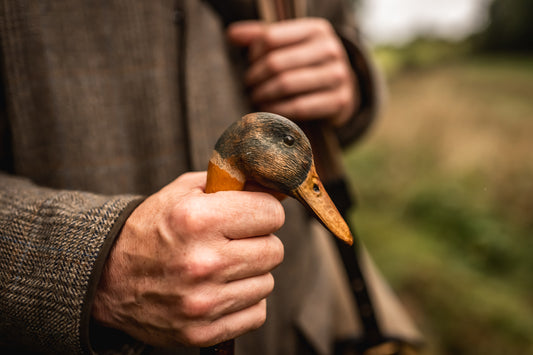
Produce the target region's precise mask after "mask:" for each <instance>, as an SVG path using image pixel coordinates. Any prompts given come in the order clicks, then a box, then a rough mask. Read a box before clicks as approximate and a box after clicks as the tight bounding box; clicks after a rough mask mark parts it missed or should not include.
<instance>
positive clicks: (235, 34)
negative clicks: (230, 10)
mask: <svg viewBox="0 0 533 355" xmlns="http://www.w3.org/2000/svg"><path fill="white" fill-rule="evenodd" d="M264 32H265V23H263V22H261V21H239V22H234V23H232V24H231V25H230V26H229V27H228V30H227V36H228V39H229V40H230V42H231V43H232V44H234V45H236V46H241V47H248V46H250V45H251V44H252V43H253V42H254V41H256V40H257V39H259V38H261V37H262V36H263V34H264Z"/></svg>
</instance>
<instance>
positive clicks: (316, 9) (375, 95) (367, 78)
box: [308, 0, 383, 146]
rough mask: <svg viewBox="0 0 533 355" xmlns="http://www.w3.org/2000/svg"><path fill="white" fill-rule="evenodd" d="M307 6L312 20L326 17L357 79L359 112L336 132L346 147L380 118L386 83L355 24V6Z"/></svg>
mask: <svg viewBox="0 0 533 355" xmlns="http://www.w3.org/2000/svg"><path fill="white" fill-rule="evenodd" d="M308 3H309V15H310V16H316V17H323V18H325V19H327V20H329V21H330V22H331V24H332V25H333V28H334V29H335V31H336V33H337V35H338V36H339V37H340V39H341V41H342V43H343V45H344V48H345V50H346V53H347V55H348V59H349V60H350V64H351V66H352V69H353V71H354V73H355V75H356V78H357V86H358V95H359V97H358V101H359V102H360V104H359V109H358V110H356V112H354V114H353V116H352V117H351V118H350V119H349V120H348V122H347V123H346V124H345V125H343V126H342V127H339V128H338V129H337V130H336V133H337V136H338V138H339V142H340V144H341V145H342V146H347V145H349V144H350V143H352V142H354V141H355V140H357V139H358V138H359V137H360V136H361V135H362V134H364V133H365V132H366V131H367V129H368V128H369V127H370V126H371V124H372V122H373V121H374V119H375V117H376V116H377V114H378V111H379V108H380V107H381V103H382V97H383V83H382V80H381V77H380V75H379V72H378V71H377V70H376V67H375V65H374V62H373V60H372V56H371V53H370V52H369V50H368V47H367V45H366V44H365V43H364V40H363V36H362V35H361V31H360V30H359V26H358V25H357V23H356V17H355V9H354V6H353V4H352V3H351V2H350V1H347V0H328V1H324V0H309V1H308Z"/></svg>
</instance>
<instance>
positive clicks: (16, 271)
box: [0, 181, 135, 354]
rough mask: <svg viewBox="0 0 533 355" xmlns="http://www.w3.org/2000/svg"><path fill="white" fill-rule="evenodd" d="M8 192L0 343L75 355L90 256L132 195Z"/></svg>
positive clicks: (0, 262)
mask: <svg viewBox="0 0 533 355" xmlns="http://www.w3.org/2000/svg"><path fill="white" fill-rule="evenodd" d="M12 186H17V187H18V188H12V189H9V190H8V191H6V190H3V189H2V190H0V207H1V208H0V243H2V244H3V246H2V248H0V285H2V290H1V292H0V309H2V312H3V314H2V322H0V333H2V338H3V339H10V338H11V337H14V338H17V339H19V342H20V339H21V338H25V339H27V342H26V344H27V345H28V346H31V349H28V350H33V351H43V349H46V351H47V352H49V353H51V352H56V353H71V354H73V353H80V352H81V351H82V350H81V348H80V331H82V330H81V329H80V325H81V316H82V309H83V308H84V307H86V306H87V305H86V304H84V303H85V302H84V299H85V293H86V292H87V288H88V283H89V280H90V279H91V276H92V273H93V271H94V269H95V262H96V260H97V258H98V256H99V255H98V251H100V250H102V244H103V243H104V240H105V239H106V237H107V236H108V234H109V233H110V232H111V229H112V227H113V225H114V223H115V222H116V220H117V218H119V216H120V214H121V212H122V211H124V209H125V208H126V207H127V205H128V204H129V203H130V202H132V201H134V200H135V197H133V196H121V197H114V198H103V197H100V196H98V195H93V194H90V193H80V192H70V191H62V192H58V191H54V190H52V189H43V188H37V187H35V188H32V185H31V184H30V183H29V182H27V181H18V182H16V183H15V184H14V185H12ZM30 200H31V201H32V203H28V201H30ZM74 231H75V232H74ZM66 235H68V236H69V238H65V236H66ZM104 249H105V248H104ZM43 329H47V331H44V332H43ZM21 330H23V331H24V334H21ZM54 346H57V348H56V349H55V350H56V351H54Z"/></svg>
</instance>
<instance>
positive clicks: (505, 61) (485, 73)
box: [345, 0, 533, 355]
mask: <svg viewBox="0 0 533 355" xmlns="http://www.w3.org/2000/svg"><path fill="white" fill-rule="evenodd" d="M502 2H507V3H508V4H513V3H520V1H519V0H513V1H511V0H502ZM497 3H498V1H496V3H494V4H492V5H490V3H489V2H487V1H486V6H487V7H486V8H487V18H488V19H487V21H486V23H485V24H484V25H483V26H482V27H481V28H479V29H478V30H477V31H474V33H470V34H468V35H467V36H465V37H464V38H462V39H459V40H458V39H454V40H453V41H449V40H443V39H442V38H436V37H437V36H433V35H432V36H426V35H424V34H422V35H421V36H417V38H416V39H413V40H410V41H407V42H404V43H401V44H400V45H398V44H393V45H390V44H377V45H375V46H374V54H375V57H376V59H377V62H378V64H379V66H380V67H381V68H382V70H383V72H384V73H385V75H384V76H385V81H386V83H387V87H388V90H387V91H388V95H387V100H386V103H385V105H384V108H383V111H382V113H381V114H380V118H379V120H378V121H377V122H376V124H375V125H374V126H373V128H372V129H371V131H370V133H369V134H368V135H367V136H366V138H365V139H363V141H362V142H361V143H360V144H358V145H356V146H355V147H353V148H351V149H350V150H349V151H348V152H347V154H346V156H345V161H346V166H347V169H348V174H349V177H350V179H351V180H352V183H353V186H354V187H355V190H356V191H357V196H358V200H359V206H358V208H357V210H356V211H354V212H353V214H352V218H353V220H354V222H355V225H356V226H357V228H358V232H359V234H360V237H361V239H362V240H363V241H364V243H365V245H366V247H367V248H368V249H369V251H370V253H371V255H372V256H373V257H374V259H375V261H376V264H377V265H378V266H379V268H380V269H381V271H382V272H383V273H384V275H385V276H386V278H387V279H388V280H389V282H390V283H391V285H392V286H393V288H394V289H395V290H396V291H397V293H398V294H399V296H400V298H401V299H402V301H403V302H404V303H405V304H406V305H407V307H408V309H409V311H410V312H411V314H412V316H413V317H414V319H415V320H416V322H417V324H418V325H419V327H420V328H421V330H422V331H423V333H424V335H425V336H426V339H427V346H426V348H425V352H424V354H431V355H433V354H436V355H440V354H488V355H491V354H494V355H496V354H498V355H501V354H533V238H532V236H533V137H532V136H533V50H532V48H528V46H527V45H523V41H524V39H525V38H527V39H528V40H529V42H528V45H529V46H533V36H532V37H527V36H526V37H520V36H519V35H518V34H516V33H515V34H512V36H514V37H513V38H518V40H517V41H516V42H517V43H519V45H518V47H514V48H502V45H501V44H498V43H497V40H495V39H492V40H490V38H491V37H490V36H491V35H490V33H491V31H494V29H493V27H494V26H495V24H498V21H500V22H502V23H503V24H504V25H505V26H507V25H506V22H505V21H502V20H498V16H500V12H501V11H502V10H501V9H502V8H501V7H500V8H498V7H497V6H500V5H497ZM524 3H525V6H526V8H527V7H528V6H529V9H530V10H531V12H530V13H529V20H528V21H533V20H532V19H533V8H532V7H531V5H529V4H528V3H530V4H533V2H531V1H529V0H526V1H525V2H524ZM495 7H496V10H498V11H499V12H497V13H494V11H495V10H494V8H495ZM507 7H509V5H507ZM506 9H507V8H506ZM517 9H520V7H519V6H518V5H517ZM522 9H523V10H522V12H520V11H518V10H514V11H518V14H517V16H521V17H524V13H523V12H524V11H526V10H527V9H525V8H522ZM491 11H492V12H491ZM506 11H508V10H506ZM527 11H529V10H527ZM504 12H505V11H504ZM506 16H509V15H506ZM525 17H527V16H525ZM516 21H517V20H516ZM516 21H515V20H513V21H512V24H513V26H515V27H517V24H516V23H515V22H516ZM529 23H533V22H529ZM518 27H519V26H518ZM527 27H532V26H529V25H528V26H527ZM529 31H531V30H529ZM494 33H499V32H498V31H497V32H494ZM519 33H521V32H519ZM504 42H505V43H504V45H503V47H505V46H508V41H504Z"/></svg>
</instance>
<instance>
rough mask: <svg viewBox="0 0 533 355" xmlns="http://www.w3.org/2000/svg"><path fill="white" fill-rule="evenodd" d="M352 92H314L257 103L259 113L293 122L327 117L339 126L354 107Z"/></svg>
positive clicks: (345, 90) (341, 90)
mask: <svg viewBox="0 0 533 355" xmlns="http://www.w3.org/2000/svg"><path fill="white" fill-rule="evenodd" d="M355 100H356V98H354V95H353V92H352V91H351V90H349V89H346V88H338V89H337V90H331V91H326V90H324V91H315V92H310V93H307V94H306V95H297V96H292V97H288V98H286V99H283V100H278V101H268V102H260V103H258V104H257V105H258V107H259V109H260V110H261V111H268V112H276V113H278V114H280V115H282V116H286V117H290V118H292V119H294V120H314V119H323V118H325V117H329V118H330V121H331V122H332V123H333V125H337V126H340V125H342V123H344V122H346V120H347V119H348V118H349V117H350V116H351V114H352V112H353V111H354V107H355V105H356V102H357V101H355Z"/></svg>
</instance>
